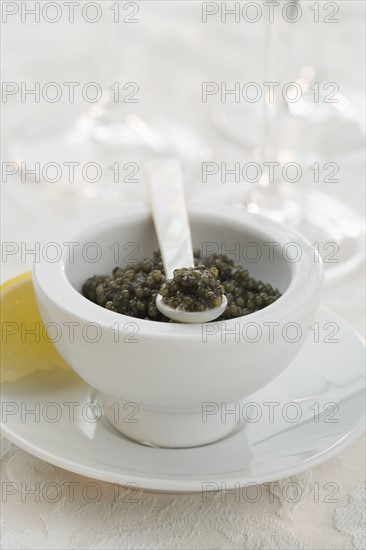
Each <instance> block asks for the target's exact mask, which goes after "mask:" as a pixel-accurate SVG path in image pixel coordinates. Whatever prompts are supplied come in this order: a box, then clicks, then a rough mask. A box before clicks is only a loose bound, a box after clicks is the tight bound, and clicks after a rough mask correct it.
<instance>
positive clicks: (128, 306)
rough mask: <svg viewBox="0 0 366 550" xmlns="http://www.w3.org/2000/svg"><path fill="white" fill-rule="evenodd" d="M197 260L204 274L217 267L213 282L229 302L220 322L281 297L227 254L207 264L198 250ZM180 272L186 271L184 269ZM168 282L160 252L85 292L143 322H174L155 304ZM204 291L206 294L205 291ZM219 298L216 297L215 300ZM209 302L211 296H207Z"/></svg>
mask: <svg viewBox="0 0 366 550" xmlns="http://www.w3.org/2000/svg"><path fill="white" fill-rule="evenodd" d="M194 260H195V265H196V266H197V267H196V268H195V269H196V270H200V271H201V272H202V273H203V271H204V270H206V271H207V270H209V271H210V270H211V269H212V268H216V269H215V270H214V271H210V274H211V279H212V280H215V281H216V282H215V292H214V294H217V293H218V289H220V293H221V294H220V296H222V291H221V287H223V289H224V290H223V292H224V294H225V296H226V298H227V302H228V305H227V308H226V310H225V311H224V313H223V315H222V316H221V317H220V318H219V319H218V320H224V319H232V318H235V317H241V316H243V315H249V314H250V313H254V312H255V311H259V310H260V309H263V308H264V307H266V306H269V305H270V304H272V303H273V302H275V301H276V300H277V299H278V298H279V297H280V296H281V294H280V292H279V291H278V290H277V289H274V288H273V287H272V286H271V285H270V284H266V283H262V282H261V281H257V280H255V279H253V278H252V277H250V276H249V273H248V271H247V270H246V269H245V268H244V267H242V266H240V265H234V262H233V260H231V259H230V258H228V257H227V256H225V255H222V256H221V255H218V254H213V255H211V256H206V257H205V258H204V262H203V259H202V256H201V254H200V251H198V250H196V251H195V252H194ZM202 264H204V265H202ZM216 270H217V274H216ZM176 271H178V272H181V271H183V272H184V270H176ZM202 273H201V274H202ZM181 275H182V273H181V274H178V278H179V277H180V276H181ZM182 276H183V277H184V275H182ZM209 280H210V278H209ZM173 281H174V280H173ZM165 282H166V281H165V275H164V266H163V262H162V258H161V254H160V251H156V252H154V255H153V257H152V258H150V259H145V260H143V261H142V262H139V263H135V264H131V265H130V266H128V267H123V268H122V267H116V268H115V269H114V270H113V274H112V275H111V276H108V275H94V277H91V278H90V279H88V280H87V281H86V282H85V283H84V285H83V288H82V293H83V295H84V296H85V297H86V298H88V300H91V301H92V302H94V303H95V304H98V305H100V306H102V307H105V308H106V309H110V310H111V311H116V312H117V313H122V314H124V315H128V316H130V317H136V318H139V319H147V320H151V321H161V322H170V319H168V318H167V317H165V315H163V314H162V313H160V311H159V310H158V309H157V307H156V303H155V300H156V296H157V295H158V293H159V291H160V290H161V292H162V294H164V292H165V290H164V289H166V288H169V283H170V282H169V281H168V285H167V286H164V284H165ZM162 287H163V288H162ZM206 290H207V289H206ZM202 292H203V293H204V291H203V290H202ZM191 293H192V292H190V293H188V294H187V295H188V296H189V295H190V294H191ZM172 297H173V295H172V296H168V295H167V294H166V296H165V297H164V298H165V299H166V298H172ZM202 297H203V296H202ZM217 297H218V296H216V295H215V299H216V298H217ZM211 298H212V296H210V299H211ZM207 299H208V296H206V300H207ZM205 303H207V302H205ZM168 305H170V304H169V303H168ZM173 307H174V306H173ZM209 307H210V306H209ZM205 309H207V306H206V307H205ZM191 311H192V310H191ZM193 311H195V310H194V309H193ZM196 311H197V310H196Z"/></svg>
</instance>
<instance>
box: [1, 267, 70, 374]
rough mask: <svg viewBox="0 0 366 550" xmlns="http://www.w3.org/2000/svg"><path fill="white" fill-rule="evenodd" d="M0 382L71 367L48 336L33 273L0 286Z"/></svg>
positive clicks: (24, 274) (20, 276) (25, 274)
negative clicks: (33, 281) (36, 295)
mask: <svg viewBox="0 0 366 550" xmlns="http://www.w3.org/2000/svg"><path fill="white" fill-rule="evenodd" d="M0 293H1V369H0V382H15V381H16V380H19V378H23V376H27V375H28V374H32V373H33V372H35V371H38V370H43V371H45V370H51V369H54V368H62V369H65V370H70V367H69V366H68V365H67V363H65V361H64V360H63V359H62V357H61V355H60V354H59V353H58V351H57V349H56V348H55V346H54V345H53V344H52V342H51V341H50V339H49V338H48V337H47V332H46V329H45V327H44V325H43V322H42V319H41V316H40V314H39V311H38V307H37V302H36V297H35V293H34V288H33V283H32V274H31V273H30V272H28V273H23V274H22V275H19V276H17V277H14V278H13V279H10V280H9V281H7V282H6V283H4V284H3V285H2V286H1V287H0Z"/></svg>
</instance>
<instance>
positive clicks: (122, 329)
mask: <svg viewBox="0 0 366 550" xmlns="http://www.w3.org/2000/svg"><path fill="white" fill-rule="evenodd" d="M189 217H190V222H191V230H192V239H193V244H194V246H195V247H197V248H200V249H201V250H203V252H205V253H207V252H209V250H212V251H216V252H221V253H228V254H229V256H231V257H232V258H233V259H234V260H235V262H238V263H241V264H243V265H246V266H247V267H248V270H249V272H250V275H251V276H253V277H255V278H256V279H260V280H262V281H264V282H268V283H270V284H271V285H272V286H274V287H277V288H278V289H279V290H280V291H281V292H282V294H283V295H282V297H281V298H280V299H278V300H277V301H276V302H275V303H273V304H271V305H270V306H268V307H266V308H264V309H262V310H261V311H258V312H256V313H253V314H251V315H248V316H245V317H240V318H236V319H232V320H230V321H224V322H217V321H215V322H212V323H207V324H204V325H185V324H178V323H159V322H154V321H148V320H140V319H135V318H132V317H128V316H125V315H121V314H118V313H115V312H112V311H109V310H106V309H104V308H102V307H100V306H98V305H96V304H94V303H92V302H90V301H89V300H87V299H86V298H84V297H83V296H82V294H81V288H82V284H83V282H84V281H85V280H86V279H87V278H88V277H90V276H92V275H95V274H103V275H104V274H110V273H111V271H112V269H113V268H114V267H115V266H117V265H126V264H127V263H131V262H133V261H137V260H141V259H143V258H144V257H149V256H150V255H151V253H152V252H153V250H155V249H157V248H158V244H157V240H156V236H155V231H154V228H153V222H152V218H151V215H150V212H149V209H148V207H147V206H146V205H141V204H129V205H126V206H121V207H119V208H118V210H116V209H110V210H108V211H107V212H101V213H98V214H97V215H94V216H92V217H91V216H89V217H87V218H82V219H78V220H76V221H74V222H72V223H70V224H68V225H66V226H65V227H63V228H62V229H60V230H59V231H58V232H57V233H56V234H54V235H52V236H51V237H50V238H49V239H48V240H47V241H46V242H45V243H43V245H42V247H41V250H42V255H41V259H40V261H39V262H38V263H36V264H35V266H34V272H33V279H34V286H35V291H36V295H37V299H38V304H39V308H40V311H41V315H42V318H43V320H44V323H45V324H46V325H48V329H49V332H50V335H51V334H53V335H54V343H55V345H56V347H57V348H58V350H59V352H60V353H61V355H62V356H63V357H64V359H65V360H66V361H67V363H68V364H69V365H70V366H71V367H72V368H73V369H74V370H75V371H76V372H77V373H78V374H79V375H80V376H81V377H82V378H83V379H84V380H85V381H86V382H88V383H89V384H91V385H92V386H94V387H95V388H96V389H97V390H99V392H101V394H102V396H103V397H102V399H103V403H104V410H105V414H106V415H107V416H108V418H109V419H110V421H111V422H112V423H113V424H114V425H115V426H116V427H117V429H118V430H120V431H121V432H122V433H124V434H125V435H127V436H128V437H131V438H133V439H135V440H137V441H140V442H144V443H148V444H152V445H158V446H166V447H189V446H196V445H202V444H206V443H209V442H212V441H215V440H218V439H220V438H222V437H225V436H226V435H227V434H228V433H230V432H231V431H232V430H233V429H235V427H236V425H237V422H238V419H237V417H236V415H234V414H225V411H229V410H230V408H231V409H233V408H235V407H236V406H237V404H238V403H239V402H240V401H241V400H243V399H244V398H246V397H247V396H249V395H250V394H252V393H253V392H255V391H257V390H258V389H260V388H261V387H263V386H264V385H266V384H268V383H269V382H271V381H272V380H273V379H274V378H275V377H276V376H278V375H279V374H280V373H281V372H282V371H283V370H284V369H285V368H286V367H287V366H288V365H289V363H290V362H291V361H292V359H293V358H294V357H295V355H296V354H297V353H298V352H299V350H300V348H301V346H302V344H303V343H304V341H305V338H306V336H307V334H308V331H309V327H310V326H311V324H312V320H313V318H314V315H315V311H316V308H317V305H318V302H319V296H320V292H321V286H322V276H323V275H322V272H323V270H322V263H321V260H320V258H319V257H317V256H315V255H314V250H311V249H310V243H308V242H307V241H306V240H305V239H304V238H303V237H301V236H300V235H299V234H298V233H296V232H295V231H293V230H292V229H289V228H288V227H285V226H283V225H281V224H279V223H276V222H274V221H271V220H269V219H267V218H263V217H260V216H257V215H253V214H245V213H243V212H242V211H241V210H239V209H238V210H235V209H234V208H231V207H226V206H225V207H222V206H219V205H215V206H210V207H204V206H194V207H192V208H190V209H189ZM229 251H235V252H234V253H231V254H230V253H229ZM295 260H296V261H295ZM273 397H274V400H275V397H276V396H273Z"/></svg>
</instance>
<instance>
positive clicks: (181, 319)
mask: <svg viewBox="0 0 366 550" xmlns="http://www.w3.org/2000/svg"><path fill="white" fill-rule="evenodd" d="M226 306H227V299H226V296H225V295H223V296H222V302H221V305H220V306H218V307H214V308H211V309H206V310H205V311H182V310H179V309H176V308H173V307H170V306H167V305H166V304H164V302H163V296H162V295H161V294H158V295H157V297H156V307H157V308H158V310H159V311H160V312H161V313H162V314H163V315H165V317H169V319H171V320H172V321H176V322H177V323H208V322H209V321H213V320H214V319H217V318H218V317H220V315H222V314H223V313H224V311H225V309H226Z"/></svg>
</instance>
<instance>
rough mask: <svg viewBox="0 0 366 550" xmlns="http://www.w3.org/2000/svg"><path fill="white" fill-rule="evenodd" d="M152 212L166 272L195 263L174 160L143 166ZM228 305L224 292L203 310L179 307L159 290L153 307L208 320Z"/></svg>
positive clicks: (182, 318) (184, 318)
mask: <svg viewBox="0 0 366 550" xmlns="http://www.w3.org/2000/svg"><path fill="white" fill-rule="evenodd" d="M146 172H147V185H148V189H149V193H150V201H151V208H152V215H153V219H154V225H155V230H156V233H157V237H158V241H159V246H160V251H161V256H162V259H163V264H164V270H165V276H166V278H167V279H172V278H173V274H174V270H175V269H179V268H189V267H194V259H193V247H192V239H191V230H190V227H189V220H188V214H187V208H186V202H185V198H184V188H183V180H182V173H181V169H180V165H179V162H178V161H176V160H154V161H150V162H149V163H148V164H147V166H146ZM226 306H227V299H226V297H225V295H223V297H222V303H221V305H220V306H218V307H215V308H212V309H207V310H205V311H197V312H196V311H194V312H193V311H181V310H179V309H174V308H172V307H171V306H168V305H166V304H165V303H164V302H163V297H162V296H161V294H158V295H157V297H156V307H157V308H158V309H159V311H160V312H161V313H163V315H165V316H166V317H169V318H170V319H172V320H173V321H176V322H178V323H207V322H208V321H213V320H214V319H217V318H218V317H220V315H221V314H222V313H223V312H224V311H225V309H226Z"/></svg>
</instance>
